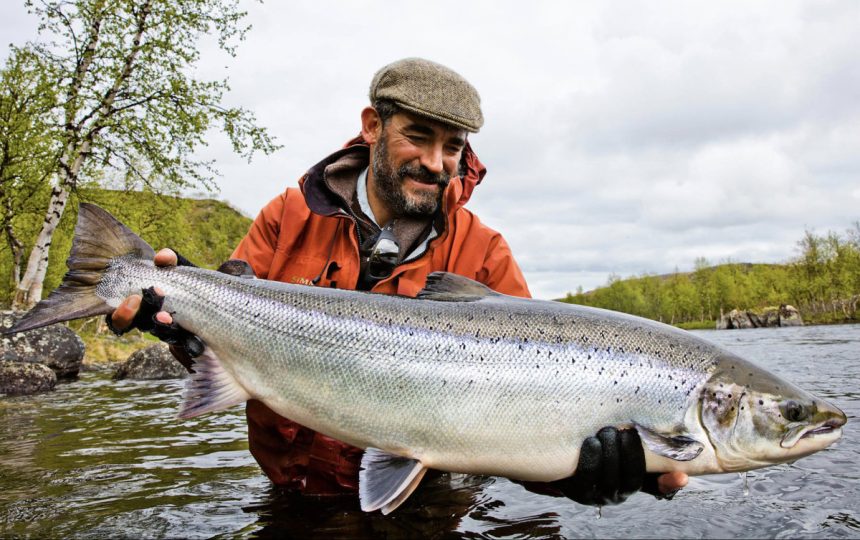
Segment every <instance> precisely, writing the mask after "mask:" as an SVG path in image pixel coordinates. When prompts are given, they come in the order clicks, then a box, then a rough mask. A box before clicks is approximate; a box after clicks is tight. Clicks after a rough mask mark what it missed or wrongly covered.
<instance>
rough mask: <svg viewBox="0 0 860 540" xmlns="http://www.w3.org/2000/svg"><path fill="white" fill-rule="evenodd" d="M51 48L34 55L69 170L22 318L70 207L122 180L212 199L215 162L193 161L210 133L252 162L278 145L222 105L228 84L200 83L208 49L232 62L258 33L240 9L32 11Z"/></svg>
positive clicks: (188, 0)
mask: <svg viewBox="0 0 860 540" xmlns="http://www.w3.org/2000/svg"><path fill="white" fill-rule="evenodd" d="M27 5H28V8H29V9H30V11H31V12H32V13H34V14H35V15H36V16H38V17H39V19H40V21H41V26H40V35H43V36H48V37H47V38H46V39H45V41H40V42H39V43H33V44H29V48H30V50H32V51H33V53H34V54H36V55H38V56H39V58H40V59H41V61H42V62H44V63H45V64H46V65H47V66H49V69H50V70H51V72H52V73H56V77H57V79H56V86H57V89H58V95H59V105H58V113H59V116H60V118H59V123H60V130H59V146H60V151H59V158H58V160H57V167H56V170H55V171H54V185H53V189H52V190H51V193H50V201H49V202H48V206H47V209H46V211H45V218H44V222H43V223H42V226H41V230H40V231H39V234H38V237H37V238H36V241H35V243H34V246H33V249H32V251H31V252H30V256H29V258H28V261H27V268H26V271H25V273H24V275H23V277H22V278H21V280H20V283H19V285H18V289H17V291H16V296H15V301H14V306H15V307H18V308H26V307H29V306H31V305H33V304H34V303H35V302H37V301H38V300H39V299H40V298H41V294H42V282H43V280H44V277H45V272H46V271H47V265H48V253H49V249H50V246H51V238H52V236H53V234H54V231H55V230H56V227H57V224H58V223H59V221H60V218H61V217H62V215H63V212H64V210H65V208H66V205H67V203H68V200H69V195H70V193H72V192H73V191H74V190H75V189H77V187H78V186H79V185H80V184H81V182H82V181H84V180H85V179H87V178H92V177H93V173H94V172H95V171H98V170H101V169H103V168H106V167H107V168H115V169H118V170H120V171H122V172H123V174H125V175H126V177H127V178H128V179H129V180H130V181H131V183H135V184H137V185H140V186H143V187H150V188H155V189H156V190H157V191H162V190H174V191H175V190H178V189H181V188H184V187H189V186H192V185H198V186H202V187H205V188H211V186H212V180H213V176H214V174H215V172H216V171H215V169H214V164H213V163H212V162H207V161H201V160H198V159H195V158H194V151H195V150H196V149H197V148H198V147H200V146H201V145H202V144H204V143H205V141H204V136H205V135H206V134H207V131H209V130H210V128H213V127H217V128H220V129H221V130H222V131H223V132H224V133H225V134H226V135H227V136H228V137H229V139H230V141H231V143H232V146H233V149H234V150H235V151H236V152H237V153H239V154H240V155H242V156H244V157H246V158H248V159H250V157H251V156H252V155H253V154H254V153H255V152H256V151H263V152H265V153H269V152H272V151H274V150H275V149H276V145H275V144H274V142H273V141H272V140H271V138H270V137H269V135H268V134H267V132H266V130H265V129H263V128H261V127H259V126H257V125H256V120H255V118H254V116H253V114H251V113H250V112H249V111H247V110H245V109H243V108H235V107H225V106H223V105H222V104H221V102H222V97H223V94H224V92H225V91H226V90H227V83H226V80H214V81H207V80H200V79H198V78H195V76H194V74H195V67H196V64H197V62H198V60H199V57H200V53H199V43H200V39H201V38H202V37H204V36H207V35H209V34H210V33H211V34H212V35H213V37H214V38H215V39H216V40H217V42H218V44H219V46H220V47H221V48H222V49H223V50H224V51H226V52H227V53H228V54H231V55H233V54H235V47H236V45H237V44H238V42H239V41H241V40H242V38H243V37H244V35H245V33H246V32H247V30H248V27H247V26H244V25H243V24H242V19H243V17H244V16H245V12H243V11H242V10H240V9H239V4H238V0H41V1H36V0H28V2H27Z"/></svg>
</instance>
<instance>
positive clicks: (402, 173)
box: [371, 113, 466, 217]
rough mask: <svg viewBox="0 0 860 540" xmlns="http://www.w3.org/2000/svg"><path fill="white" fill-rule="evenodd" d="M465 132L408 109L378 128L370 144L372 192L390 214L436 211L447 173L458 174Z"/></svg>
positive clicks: (418, 214) (449, 177)
mask: <svg viewBox="0 0 860 540" xmlns="http://www.w3.org/2000/svg"><path fill="white" fill-rule="evenodd" d="M465 145H466V132H465V131H464V130H460V129H457V128H452V127H450V126H446V125H445V124H442V123H439V122H434V121H432V120H428V119H424V118H422V117H420V116H417V115H412V114H409V113H397V114H395V115H394V116H392V117H391V118H390V119H389V121H388V123H386V124H385V126H384V127H383V128H382V133H381V135H380V137H379V140H378V141H377V142H376V145H375V147H374V149H373V156H372V164H371V166H372V171H373V177H374V184H373V186H374V190H375V192H376V195H377V197H378V198H379V199H380V200H381V201H382V202H383V203H384V204H385V205H386V206H387V207H388V211H389V212H390V213H391V214H392V216H393V217H400V216H430V215H433V213H435V212H436V209H437V208H438V207H439V204H440V202H441V200H442V193H443V192H444V190H445V187H446V186H447V185H448V182H450V181H451V176H453V175H455V174H457V168H458V166H459V163H460V156H461V155H462V154H463V148H464V147H465Z"/></svg>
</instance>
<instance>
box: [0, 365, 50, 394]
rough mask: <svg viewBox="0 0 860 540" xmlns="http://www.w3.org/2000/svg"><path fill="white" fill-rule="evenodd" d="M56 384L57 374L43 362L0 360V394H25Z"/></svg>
mask: <svg viewBox="0 0 860 540" xmlns="http://www.w3.org/2000/svg"><path fill="white" fill-rule="evenodd" d="M56 384H57V375H56V374H55V373H54V370H52V369H51V368H49V367H48V366H46V365H44V364H34V363H28V362H0V394H5V395H7V396H27V395H30V394H36V393H38V392H47V391H49V390H53V389H54V385H56Z"/></svg>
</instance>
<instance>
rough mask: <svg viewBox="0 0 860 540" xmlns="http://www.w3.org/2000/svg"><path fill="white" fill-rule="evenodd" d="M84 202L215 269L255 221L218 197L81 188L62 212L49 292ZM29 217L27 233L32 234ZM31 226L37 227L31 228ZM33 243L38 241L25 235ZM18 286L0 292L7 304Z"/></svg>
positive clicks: (2, 263)
mask: <svg viewBox="0 0 860 540" xmlns="http://www.w3.org/2000/svg"><path fill="white" fill-rule="evenodd" d="M80 202H90V203H95V204H97V205H99V206H101V207H102V208H104V209H105V210H107V211H108V212H110V213H111V214H113V215H114V216H116V218H117V219H119V220H120V221H122V222H123V223H125V224H126V225H128V227H129V228H130V229H131V230H133V231H134V232H136V233H138V234H139V235H140V236H141V237H142V238H143V239H144V240H146V241H147V242H149V244H150V245H151V246H152V247H154V248H155V249H159V248H162V247H169V248H173V249H175V250H176V251H178V252H179V253H181V254H182V255H183V256H185V257H186V258H188V259H189V260H190V261H192V262H194V263H195V264H197V265H200V266H204V267H207V268H216V267H217V266H218V265H219V264H221V263H222V262H224V261H225V260H227V259H229V258H230V254H231V253H232V252H233V249H234V248H235V247H236V245H237V244H238V243H239V240H241V239H242V237H243V236H244V235H245V234H246V233H247V232H248V228H249V227H250V226H251V219H250V218H249V217H247V216H244V215H242V214H241V213H240V212H239V211H238V210H236V209H234V208H232V207H231V206H230V205H228V204H227V203H224V202H221V201H217V200H213V199H184V198H181V197H171V196H166V195H158V194H155V193H152V192H139V191H113V190H103V189H82V190H79V191H78V193H77V194H76V195H75V197H73V199H72V201H71V203H70V206H69V207H68V208H67V210H66V212H65V213H64V214H63V219H62V220H61V221H60V226H59V227H58V229H57V232H56V234H55V235H54V240H53V243H52V245H51V252H50V259H49V264H48V273H47V276H46V278H45V285H44V290H45V291H46V293H47V292H49V291H52V290H53V289H54V288H56V287H57V286H58V285H59V284H60V281H61V280H62V277H63V275H64V274H65V272H66V265H65V261H66V258H67V257H68V255H69V251H70V250H71V247H72V234H73V231H74V226H75V222H76V221H77V209H78V205H79V203H80ZM27 218H29V219H31V220H32V219H34V218H31V217H29V216H24V217H23V218H22V223H23V225H22V227H21V228H22V229H23V230H27V225H28V223H27V221H26V220H27ZM30 228H32V226H31V227H30ZM22 238H23V239H25V240H29V241H30V242H32V240H33V238H27V237H26V236H22ZM11 267H12V262H11V260H10V255H9V250H8V249H4V250H2V251H0V272H2V274H0V275H3V276H11ZM12 288H13V283H12V282H11V277H7V278H6V280H5V281H4V286H3V287H2V288H0V290H2V292H0V294H2V296H0V301H2V302H4V303H7V304H8V301H9V299H10V294H11V291H12Z"/></svg>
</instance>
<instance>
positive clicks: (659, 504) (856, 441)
mask: <svg viewBox="0 0 860 540" xmlns="http://www.w3.org/2000/svg"><path fill="white" fill-rule="evenodd" d="M697 333H698V334H699V335H701V336H703V337H705V338H707V339H710V340H712V341H715V342H718V343H720V344H722V345H724V346H725V347H727V348H729V349H731V350H733V351H736V352H738V353H740V354H742V355H744V356H746V357H747V358H750V359H752V360H753V361H755V362H756V363H758V364H760V365H762V366H763V367H765V368H766V369H769V370H771V371H773V372H776V373H779V374H780V375H782V376H784V377H785V378H788V379H790V380H792V381H793V382H795V383H797V384H798V385H800V386H801V387H803V388H805V389H807V390H810V391H812V392H813V393H815V394H818V395H820V396H821V397H826V398H827V399H829V400H831V401H832V402H834V403H835V404H836V405H837V406H839V407H840V408H842V410H844V411H845V412H846V413H847V414H848V416H849V424H848V426H847V427H846V430H845V435H844V436H843V438H842V440H841V441H839V442H838V443H837V444H836V445H834V446H833V447H831V448H829V449H827V450H826V451H824V452H820V453H818V454H815V455H813V456H810V457H807V458H804V459H802V460H800V461H797V462H795V463H794V464H785V465H779V466H776V467H770V468H767V469H762V470H759V471H755V472H751V473H748V478H747V481H746V482H745V481H743V480H742V479H741V478H740V477H739V475H737V474H727V475H716V476H708V477H700V478H693V479H692V480H691V482H690V486H688V488H687V489H685V490H683V491H682V492H681V493H679V494H678V496H676V497H675V499H674V500H672V501H657V500H655V499H654V498H653V497H650V496H648V495H644V494H637V495H634V496H633V497H631V498H630V499H629V500H628V501H627V502H626V503H624V504H622V505H619V506H613V507H607V508H604V509H603V510H602V511H598V510H597V509H595V508H590V507H585V506H580V505H577V504H576V503H573V502H570V501H567V500H565V499H558V498H551V497H546V496H541V495H536V494H533V493H529V492H527V491H525V490H524V489H523V488H521V487H520V486H518V485H516V484H513V483H512V482H509V481H507V480H505V479H501V478H485V477H470V476H465V475H439V476H437V477H436V478H432V479H430V480H429V481H426V480H425V482H424V483H423V485H422V486H421V488H419V490H418V491H417V492H416V493H415V494H414V495H413V496H412V497H411V498H410V499H409V500H408V501H407V503H405V504H404V505H403V506H402V507H401V508H399V509H398V510H397V512H395V513H394V514H392V515H391V516H387V517H383V516H381V515H379V514H378V513H375V514H364V513H363V512H361V511H360V510H359V509H358V503H357V501H356V500H355V499H354V498H352V497H346V498H327V499H320V498H302V497H295V496H291V495H289V494H285V493H281V492H279V491H278V490H277V489H274V488H273V487H272V486H271V484H270V483H269V482H268V480H266V478H265V477H264V476H263V475H262V474H261V473H260V471H259V469H258V468H257V466H256V463H255V462H254V460H253V458H251V456H250V454H249V453H248V451H247V440H246V434H247V431H246V426H245V420H244V414H243V409H242V408H235V409H231V410H229V411H225V412H223V413H218V414H209V415H205V416H202V417H198V418H195V419H192V420H187V421H181V422H180V421H177V420H175V419H174V416H175V414H176V410H177V405H178V402H179V395H180V392H181V387H182V383H181V382H180V381H169V382H133V381H125V382H113V381H111V380H110V377H109V374H107V373H85V374H83V375H82V376H81V378H80V380H79V381H77V382H73V383H66V384H61V385H60V386H59V387H58V389H57V390H56V391H55V392H52V393H49V394H44V395H40V396H35V397H20V398H6V399H0V534H2V535H3V536H23V537H27V536H31V537H45V536H50V537H69V536H71V537H84V538H88V537H99V538H102V537H125V538H139V537H148V538H160V537H191V538H208V537H224V538H233V537H255V536H262V537H268V536H279V537H306V536H308V535H315V536H321V535H326V536H330V537H368V538H371V537H372V538H381V537H416V536H422V537H437V538H448V537H466V538H499V537H582V536H587V537H588V536H598V537H642V538H664V537H720V538H725V537H733V538H746V537H772V538H796V537H810V538H811V537H816V538H820V537H835V538H845V537H860V469H858V466H857V464H858V453H860V429H858V427H859V426H858V424H857V421H856V418H857V414H858V411H860V386H858V382H860V325H855V326H827V327H806V328H779V329H756V330H742V331H725V332H697Z"/></svg>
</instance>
